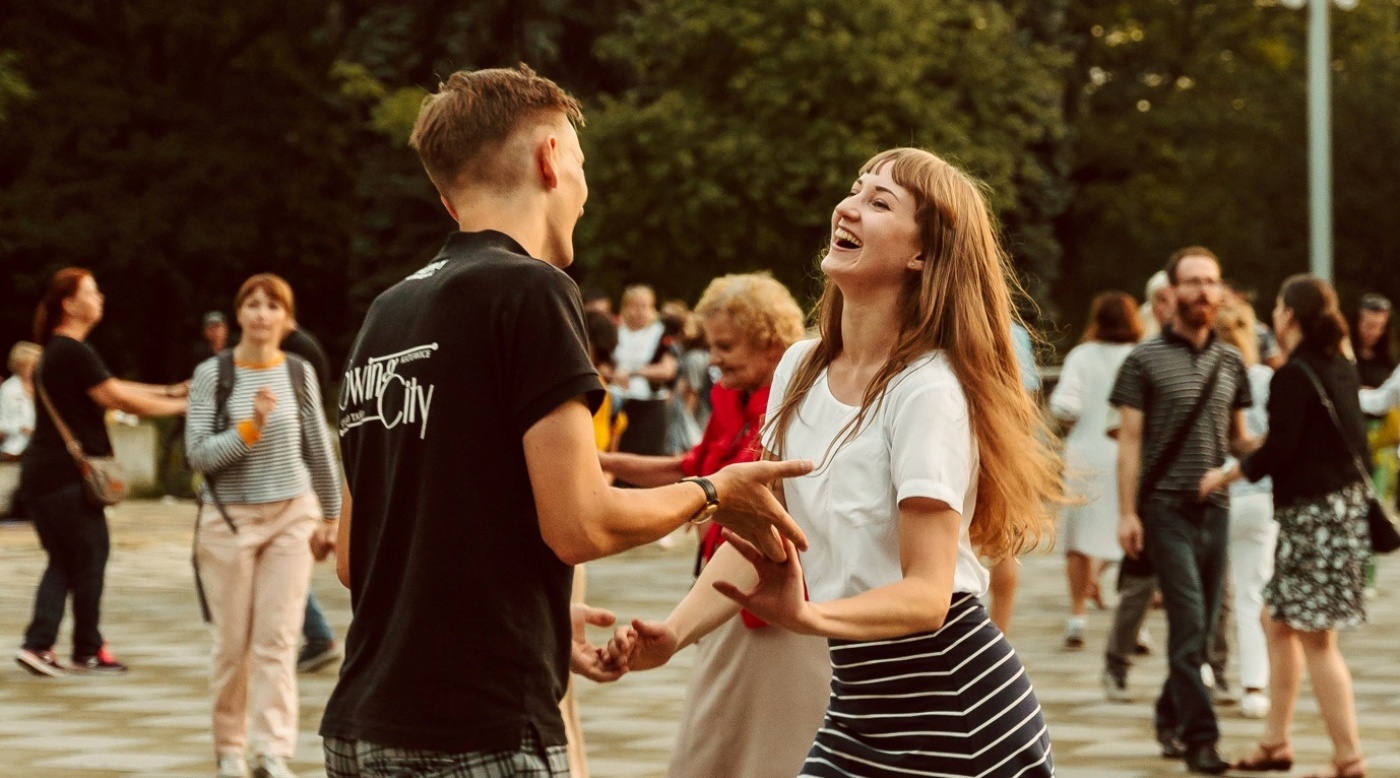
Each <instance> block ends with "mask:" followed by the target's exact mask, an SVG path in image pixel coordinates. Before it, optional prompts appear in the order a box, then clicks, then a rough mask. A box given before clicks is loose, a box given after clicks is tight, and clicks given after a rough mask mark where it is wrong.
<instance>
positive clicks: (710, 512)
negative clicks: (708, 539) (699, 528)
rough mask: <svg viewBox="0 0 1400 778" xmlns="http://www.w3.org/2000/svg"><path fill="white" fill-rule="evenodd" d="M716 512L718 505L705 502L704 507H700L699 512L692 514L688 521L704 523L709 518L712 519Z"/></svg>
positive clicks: (717, 511)
mask: <svg viewBox="0 0 1400 778" xmlns="http://www.w3.org/2000/svg"><path fill="white" fill-rule="evenodd" d="M716 513H719V506H718V505H714V504H706V505H705V507H703V508H701V509H700V512H699V513H697V514H695V515H694V516H692V517H691V519H690V523H691V524H704V523H705V522H707V521H709V520H710V519H713V518H714V517H715V514H716Z"/></svg>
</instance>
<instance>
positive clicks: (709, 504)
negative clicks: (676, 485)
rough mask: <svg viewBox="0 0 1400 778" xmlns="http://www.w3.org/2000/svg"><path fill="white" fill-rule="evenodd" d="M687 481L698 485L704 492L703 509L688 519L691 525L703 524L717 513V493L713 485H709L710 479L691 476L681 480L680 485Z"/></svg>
mask: <svg viewBox="0 0 1400 778" xmlns="http://www.w3.org/2000/svg"><path fill="white" fill-rule="evenodd" d="M687 481H688V482H690V483H693V484H699V485H700V488H701V489H704V490H705V505H704V507H702V508H701V509H700V510H698V511H696V512H695V515H694V516H691V517H690V523H691V524H704V523H705V522H707V521H709V520H710V519H713V518H714V517H715V514H716V513H718V512H719V492H717V491H715V485H714V484H712V483H710V479H708V478H699V477H695V476H692V477H690V478H682V479H681V483H686V482H687Z"/></svg>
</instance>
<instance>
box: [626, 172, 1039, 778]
mask: <svg viewBox="0 0 1400 778" xmlns="http://www.w3.org/2000/svg"><path fill="white" fill-rule="evenodd" d="M821 269H822V272H823V274H824V275H825V276H826V289H825V292H824V294H823V297H822V300H821V303H820V305H819V314H818V331H819V337H818V338H817V339H816V340H809V341H803V342H800V343H797V344H796V345H794V346H792V348H790V349H789V350H788V352H787V354H786V355H784V357H783V359H782V361H781V362H780V363H779V366H778V368H777V371H776V373H775V375H774V378H773V388H772V394H771V395H770V399H769V410H768V414H767V419H768V421H767V425H766V427H765V429H764V434H763V443H764V448H765V449H766V450H767V451H768V452H771V453H772V454H773V455H775V456H779V457H793V458H802V459H810V460H813V461H816V462H819V463H820V464H819V465H818V468H817V470H815V471H814V472H813V473H812V474H811V475H810V476H804V477H802V478H792V479H787V480H784V481H781V482H780V483H779V484H778V488H777V489H776V490H775V491H777V493H778V494H779V495H780V496H781V497H782V498H783V499H784V500H785V504H786V506H787V509H788V512H789V513H790V514H791V515H792V517H793V518H794V519H795V520H797V522H798V523H799V525H800V526H801V527H802V529H803V531H804V532H805V533H806V535H807V537H808V538H809V540H810V544H811V545H810V550H809V551H807V552H806V553H805V554H803V556H802V558H801V559H800V560H799V559H798V555H797V550H796V548H795V547H794V546H793V545H792V544H791V543H788V544H786V551H787V554H786V558H785V559H784V560H783V561H781V562H775V561H772V560H769V559H767V558H766V557H763V556H762V555H761V554H760V553H759V552H758V551H757V549H755V548H754V547H753V546H751V545H750V544H748V543H745V542H743V541H742V540H738V539H735V538H733V537H731V536H729V533H727V532H726V533H725V534H726V537H727V538H729V540H730V542H729V543H726V544H725V545H724V546H723V547H721V548H720V550H719V552H717V553H716V554H715V556H714V558H713V559H712V560H711V562H710V564H709V566H707V567H706V568H705V570H704V572H703V573H702V574H701V578H700V581H699V583H698V584H697V585H696V586H695V587H694V588H692V589H691V593H690V594H689V595H687V596H686V598H685V599H684V600H683V601H682V602H681V604H680V605H679V606H678V607H677V608H676V610H675V611H673V612H672V614H671V616H670V617H669V618H668V619H667V621H666V622H662V623H643V622H634V623H633V624H632V625H631V626H630V627H628V628H624V629H623V630H621V631H620V632H619V634H618V635H617V636H615V638H614V642H613V643H612V644H611V649H612V650H613V652H614V653H615V654H617V655H620V656H625V657H627V661H629V663H630V666H631V667H632V668H633V669H641V668H645V667H649V666H654V665H655V664H657V663H659V662H664V661H666V660H667V659H668V658H669V657H670V656H671V654H672V653H673V652H674V651H675V650H676V649H677V647H678V646H683V645H687V644H689V643H690V642H693V641H694V640H695V639H696V638H697V637H699V636H700V635H703V634H704V633H705V632H706V631H708V630H710V629H713V628H714V627H715V626H716V625H718V624H720V623H723V622H724V621H727V620H728V618H730V617H731V616H732V615H733V614H734V613H735V612H736V611H737V610H738V609H739V607H740V606H743V607H744V608H746V609H748V610H749V611H750V612H752V613H754V614H755V615H757V616H759V617H760V618H762V619H764V620H765V621H767V622H769V623H770V624H774V625H777V626H781V627H784V628H786V629H789V630H792V631H794V632H798V633H802V634H808V635H819V636H822V637H825V638H827V642H828V646H829V650H830V654H831V664H832V671H833V676H832V683H831V696H830V698H829V703H828V709H827V714H826V718H825V720H824V721H823V723H822V727H821V729H820V730H819V731H818V732H817V736H816V742H815V743H814V744H813V745H812V748H811V750H810V751H809V753H808V756H807V761H806V763H805V764H804V765H803V768H802V770H801V775H802V776H820V777H822V778H846V777H848V776H859V777H860V778H896V776H898V778H907V776H910V775H915V774H917V775H976V776H984V777H985V778H1010V776H1019V778H1039V777H1041V776H1051V775H1054V766H1053V764H1052V760H1051V756H1050V738H1049V733H1048V731H1047V729H1046V728H1045V723H1044V718H1043V717H1042V716H1041V713H1040V705H1039V703H1038V702H1037V701H1036V697H1035V693H1034V691H1033V690H1032V689H1031V685H1030V682H1029V680H1028V678H1027V675H1026V671H1025V668H1024V667H1022V665H1021V662H1020V660H1019V659H1018V658H1017V657H1016V654H1015V651H1014V650H1012V648H1011V645H1010V643H1008V642H1007V641H1006V638H1005V637H1004V636H1003V635H1002V633H1001V631H1000V630H999V629H997V627H996V625H995V624H993V623H992V621H991V620H990V619H989V618H988V615H987V611H986V609H985V608H983V607H982V605H981V603H980V601H979V598H980V597H981V595H983V594H984V593H985V592H986V590H987V584H988V578H989V576H988V572H987V569H986V568H985V567H983V566H982V564H981V563H980V562H979V560H978V554H979V552H980V553H981V554H983V555H985V556H987V557H989V558H993V559H1001V558H1004V557H1007V556H1011V555H1015V554H1017V553H1019V552H1021V551H1024V550H1027V549H1029V548H1032V547H1034V546H1035V544H1036V543H1037V542H1038V540H1039V539H1040V537H1041V535H1042V534H1043V532H1044V531H1045V529H1046V524H1047V522H1046V518H1047V517H1046V516H1045V507H1046V505H1047V504H1049V503H1050V502H1053V501H1054V500H1056V499H1057V498H1058V497H1059V496H1060V484H1059V481H1058V478H1057V476H1056V472H1057V471H1058V463H1057V462H1056V459H1055V457H1054V455H1053V454H1052V453H1051V452H1050V451H1049V449H1048V447H1047V443H1046V441H1047V438H1048V436H1047V435H1045V434H1043V433H1044V423H1043V421H1042V420H1041V417H1040V414H1039V412H1038V410H1037V408H1036V407H1035V404H1034V403H1033V401H1032V400H1031V397H1030V395H1029V394H1028V393H1027V392H1026V391H1025V390H1024V389H1023V388H1022V386H1021V383H1020V376H1019V369H1018V367H1017V365H1016V361H1015V356H1014V355H1013V348H1012V343H1011V323H1012V321H1013V320H1014V319H1015V313H1014V311H1013V309H1012V305H1011V294H1010V286H1011V285H1012V284H1014V281H1013V280H1012V279H1013V276H1012V275H1011V273H1010V271H1009V263H1008V259H1007V257H1006V255H1005V253H1004V252H1003V251H1002V249H1001V246H1000V245H999V243H998V241H997V237H996V232H995V230H994V228H993V227H992V220H991V215H990V212H989V210H988V208H987V205H986V201H985V200H984V199H983V195H982V191H981V189H980V187H979V186H978V184H976V183H975V182H974V181H972V180H971V179H970V178H968V177H967V176H966V175H965V174H964V173H962V172H961V171H959V170H958V169H957V168H954V167H953V166H951V165H949V164H948V163H947V162H945V161H943V160H942V159H940V158H938V157H936V156H934V155H933V154H930V153H928V152H926V151H922V150H919V149H909V148H901V149H892V150H890V151H886V152H882V153H880V154H877V155H876V156H875V157H874V158H872V159H871V160H870V161H869V162H867V163H866V164H865V165H864V166H863V167H862V168H861V170H860V173H859V176H858V177H857V179H856V181H855V183H854V185H853V186H852V189H851V193H850V194H849V195H848V196H847V197H846V198H845V199H843V200H842V201H841V202H840V203H838V204H837V206H836V209H835V211H834V212H833V214H832V218H831V243H830V247H829V249H828V251H827V252H826V254H825V256H824V257H823V259H822V263H821ZM804 588H805V589H806V590H807V591H808V592H810V600H806V599H804V597H803V592H804ZM721 595H722V596H721ZM949 690H956V692H954V693H950V692H949Z"/></svg>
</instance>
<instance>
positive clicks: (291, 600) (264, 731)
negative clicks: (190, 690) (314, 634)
mask: <svg viewBox="0 0 1400 778" xmlns="http://www.w3.org/2000/svg"><path fill="white" fill-rule="evenodd" d="M224 507H225V508H226V509H227V510H228V515H229V518H231V519H233V523H234V526H236V527H238V533H237V534H234V533H233V532H232V531H231V530H230V529H229V527H228V524H227V523H225V522H224V519H223V517H222V516H221V515H220V514H219V509H218V507H216V506H214V505H213V504H208V505H205V506H204V507H203V508H202V509H201V510H200V514H199V543H198V545H197V549H198V551H197V552H196V556H197V559H198V561H199V575H200V578H201V580H202V581H203V584H204V595H205V597H206V598H207V600H208V602H209V612H210V613H211V614H212V615H213V618H214V623H213V624H211V625H210V632H211V633H212V634H213V636H214V656H213V663H212V668H211V671H210V686H211V687H212V690H213V693H214V751H215V752H216V753H218V754H242V753H244V752H245V751H246V750H248V746H249V745H250V744H251V746H252V752H253V753H254V754H272V755H276V756H281V757H287V758H290V757H292V756H294V754H295V751H296V740H297V675H296V662H297V641H298V636H299V635H300V633H301V623H302V619H303V618H304V617H305V615H306V591H307V588H308V587H309V586H310V583H311V566H312V564H313V562H312V558H311V548H310V545H309V543H310V539H311V535H312V533H313V532H315V530H316V526H317V522H318V521H319V520H320V518H321V506H320V502H319V501H318V500H317V499H316V496H315V494H314V493H312V492H306V493H305V494H303V495H301V496H299V497H294V498H292V499H290V500H283V501H281V502H270V503H263V504H259V505H225V506H224ZM250 713H251V716H250V715H249V714H250ZM250 719H251V721H250Z"/></svg>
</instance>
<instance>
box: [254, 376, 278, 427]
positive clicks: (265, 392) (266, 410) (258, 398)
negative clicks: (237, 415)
mask: <svg viewBox="0 0 1400 778" xmlns="http://www.w3.org/2000/svg"><path fill="white" fill-rule="evenodd" d="M275 410H277V395H275V394H273V393H272V388H271V387H268V386H264V387H263V388H261V389H259V390H258V393H257V394H255V395H253V425H254V426H256V427H257V428H258V429H259V430H261V429H262V428H263V427H264V426H266V425H267V417H268V416H271V415H272V412H273V411H275Z"/></svg>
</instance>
